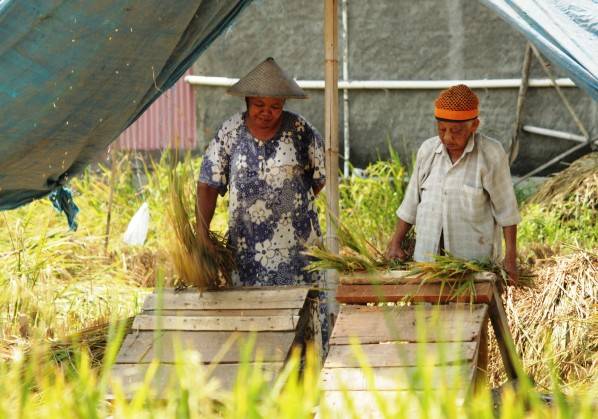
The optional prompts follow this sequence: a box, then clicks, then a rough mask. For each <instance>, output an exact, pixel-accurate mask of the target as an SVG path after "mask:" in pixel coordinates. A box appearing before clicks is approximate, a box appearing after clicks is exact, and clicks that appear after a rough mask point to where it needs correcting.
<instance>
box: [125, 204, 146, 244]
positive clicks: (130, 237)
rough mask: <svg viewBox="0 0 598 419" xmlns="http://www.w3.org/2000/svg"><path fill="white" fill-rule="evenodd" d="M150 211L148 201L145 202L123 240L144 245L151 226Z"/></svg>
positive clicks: (132, 220)
mask: <svg viewBox="0 0 598 419" xmlns="http://www.w3.org/2000/svg"><path fill="white" fill-rule="evenodd" d="M149 220H150V213H149V207H148V205H147V202H144V203H143V205H141V207H139V209H138V210H137V212H136V213H135V215H134V216H133V218H131V221H130V222H129V225H128V226H127V231H125V234H124V236H123V241H124V242H125V243H127V244H129V245H132V246H133V245H142V244H143V243H144V242H145V238H146V237H147V229H148V228H149Z"/></svg>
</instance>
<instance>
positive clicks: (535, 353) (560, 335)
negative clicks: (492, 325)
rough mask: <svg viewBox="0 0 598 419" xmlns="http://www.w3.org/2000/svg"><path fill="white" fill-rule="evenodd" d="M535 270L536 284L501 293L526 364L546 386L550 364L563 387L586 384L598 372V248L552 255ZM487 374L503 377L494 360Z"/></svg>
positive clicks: (518, 349) (534, 375)
mask: <svg viewBox="0 0 598 419" xmlns="http://www.w3.org/2000/svg"><path fill="white" fill-rule="evenodd" d="M537 274H538V279H537V287H535V288H529V289H513V288H509V289H507V290H506V292H505V295H504V296H503V300H504V301H505V308H506V311H507V315H508V318H509V325H510V328H511V331H512V333H513V338H514V340H515V344H516V346H517V352H518V353H519V354H520V355H521V356H522V359H523V364H524V367H525V369H526V371H527V372H528V373H529V374H530V375H531V376H532V377H534V379H535V380H536V383H537V384H539V385H540V386H543V387H544V388H546V389H549V388H550V385H551V375H552V374H551V373H552V371H551V368H554V371H555V372H556V375H557V378H558V379H560V380H562V382H563V383H564V384H565V386H566V388H567V387H569V388H572V387H577V386H584V385H590V383H591V382H592V381H593V380H595V379H596V377H597V376H598V249H593V250H582V249H576V250H575V251H574V252H573V253H571V254H568V255H563V256H556V257H553V258H552V259H551V260H550V261H546V262H545V263H543V264H542V265H540V266H538V267H537ZM495 351H496V352H498V351H497V350H495ZM490 376H491V378H492V379H493V381H494V382H495V383H496V382H498V381H500V379H501V376H502V371H501V365H499V364H497V363H496V361H492V362H491V363H490Z"/></svg>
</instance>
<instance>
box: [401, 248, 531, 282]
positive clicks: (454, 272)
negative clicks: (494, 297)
mask: <svg viewBox="0 0 598 419" xmlns="http://www.w3.org/2000/svg"><path fill="white" fill-rule="evenodd" d="M410 266H411V271H410V272H409V275H413V276H419V278H420V279H421V280H422V282H426V281H430V280H434V279H448V280H455V281H458V280H468V279H471V276H472V275H473V274H476V273H480V272H493V273H494V274H496V276H497V277H498V279H500V280H502V282H503V283H504V284H508V283H509V274H508V273H507V271H506V270H505V268H504V267H503V266H502V265H501V264H499V263H496V262H493V261H489V260H487V261H479V260H467V259H462V258H459V257H456V256H453V255H452V254H450V253H448V252H447V253H446V254H444V255H435V256H434V260H433V261H431V262H413V263H411V264H410ZM533 278H534V275H533V274H532V273H531V272H529V271H528V270H527V268H524V269H521V270H520V272H519V281H518V282H517V284H514V285H517V286H521V287H529V286H531V285H532V282H533Z"/></svg>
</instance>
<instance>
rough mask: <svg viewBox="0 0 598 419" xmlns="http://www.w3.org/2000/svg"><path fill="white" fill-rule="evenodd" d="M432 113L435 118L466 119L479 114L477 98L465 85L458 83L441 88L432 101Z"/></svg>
mask: <svg viewBox="0 0 598 419" xmlns="http://www.w3.org/2000/svg"><path fill="white" fill-rule="evenodd" d="M434 106H435V111H434V114H435V115H436V117H437V118H445V119H454V120H466V119H472V118H475V117H477V116H478V114H479V110H478V107H479V100H478V97H477V96H476V94H475V93H474V92H473V91H472V90H471V89H470V88H469V87H467V86H466V85H464V84H458V85H456V86H453V87H451V88H449V89H447V90H443V91H442V92H441V93H440V95H439V96H438V98H437V99H436V102H434Z"/></svg>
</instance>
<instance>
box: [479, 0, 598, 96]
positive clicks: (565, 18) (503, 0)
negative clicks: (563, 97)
mask: <svg viewBox="0 0 598 419" xmlns="http://www.w3.org/2000/svg"><path fill="white" fill-rule="evenodd" d="M481 1H482V3H484V4H486V5H487V6H488V7H490V8H491V9H492V10H494V11H495V12H497V13H498V14H499V15H500V16H501V17H502V18H503V19H504V20H506V21H507V22H508V23H509V24H511V25H512V26H514V27H515V28H516V29H517V30H519V31H520V32H521V33H522V34H523V35H524V36H525V37H526V38H527V39H528V40H529V41H530V42H532V43H533V44H534V45H535V46H536V47H537V48H538V50H540V51H541V52H542V54H544V55H545V56H546V57H547V58H548V59H549V60H550V61H552V62H553V63H554V64H556V65H558V66H559V67H560V68H561V69H562V70H563V71H564V72H565V73H567V75H568V76H569V77H570V78H571V79H572V80H573V81H574V82H575V83H576V84H577V86H579V87H580V88H582V89H584V90H585V91H586V92H587V93H588V94H589V95H590V96H591V97H592V98H593V99H594V100H598V1H596V0H481Z"/></svg>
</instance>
